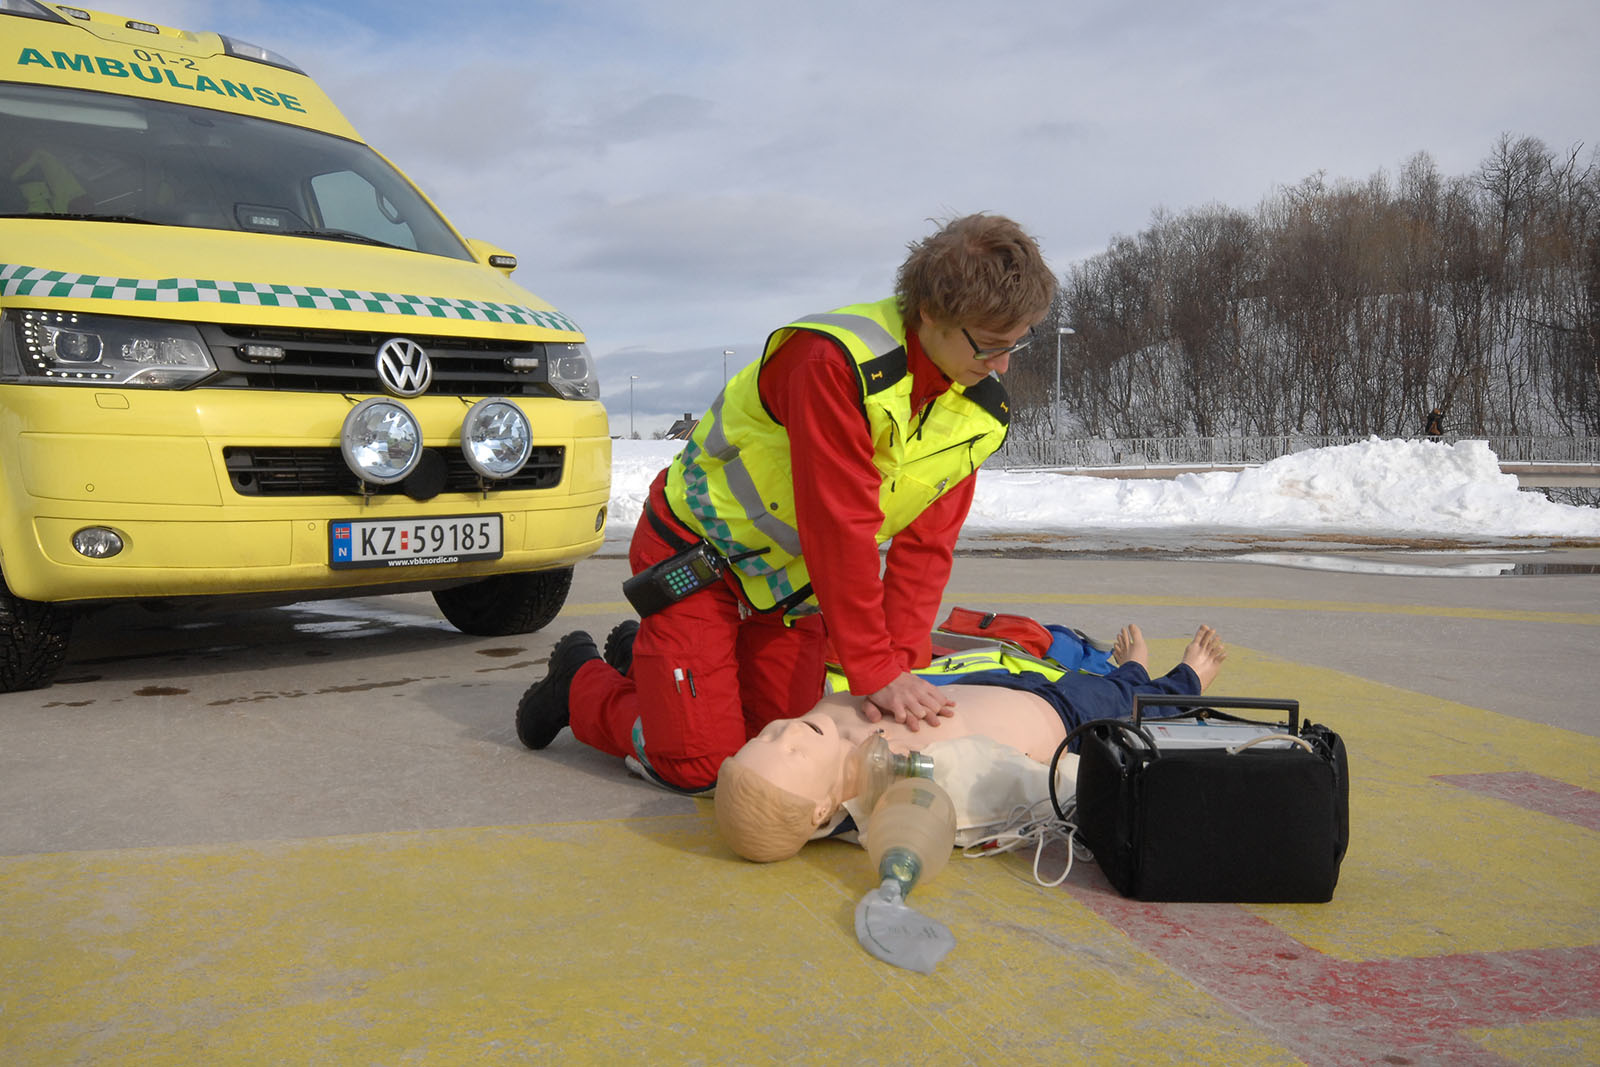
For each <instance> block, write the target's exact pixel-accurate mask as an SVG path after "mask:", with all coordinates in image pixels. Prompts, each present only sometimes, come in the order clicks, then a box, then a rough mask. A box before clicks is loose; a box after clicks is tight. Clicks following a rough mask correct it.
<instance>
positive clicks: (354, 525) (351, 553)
mask: <svg viewBox="0 0 1600 1067" xmlns="http://www.w3.org/2000/svg"><path fill="white" fill-rule="evenodd" d="M500 556H501V548H500V516H499V515H451V516H448V517H445V518H438V519H336V520H334V521H333V522H330V523H328V566H330V567H332V568H334V569H335V570H341V569H343V568H346V567H421V566H427V565H429V564H433V563H461V562H464V561H466V560H469V559H499V558H500Z"/></svg>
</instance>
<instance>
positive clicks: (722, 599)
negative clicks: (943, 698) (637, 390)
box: [567, 472, 827, 789]
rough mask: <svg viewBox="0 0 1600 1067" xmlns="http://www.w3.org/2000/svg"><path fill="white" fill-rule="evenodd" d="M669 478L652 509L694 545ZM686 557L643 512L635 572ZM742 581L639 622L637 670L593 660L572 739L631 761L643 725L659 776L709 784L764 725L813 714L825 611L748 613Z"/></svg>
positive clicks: (580, 680)
mask: <svg viewBox="0 0 1600 1067" xmlns="http://www.w3.org/2000/svg"><path fill="white" fill-rule="evenodd" d="M665 482H666V474H665V472H662V474H660V475H657V476H656V480H655V482H654V483H653V484H652V485H651V486H650V493H649V498H648V502H647V504H646V507H647V508H653V509H654V510H655V513H656V515H657V517H658V518H660V519H662V520H663V521H664V522H665V523H666V525H668V526H669V527H671V528H673V529H674V530H676V531H678V532H679V533H680V534H681V536H682V537H683V538H684V540H686V541H693V540H697V539H698V538H697V536H696V535H695V534H694V533H692V532H691V531H689V530H687V529H684V528H683V527H682V525H681V524H680V523H679V522H678V521H677V520H676V519H674V518H673V517H672V513H671V511H670V510H669V509H668V508H667V506H666V501H665V499H664V496H663V486H664V485H665ZM677 551H678V549H677V548H675V547H673V546H672V545H671V544H670V543H668V542H667V540H666V539H665V538H663V537H662V536H661V534H660V533H659V532H657V531H656V529H655V528H654V527H653V526H652V525H651V523H650V517H649V515H648V514H646V515H641V516H640V517H639V524H638V525H637V526H636V527H634V531H633V541H632V543H631V544H630V545H629V547H628V563H629V565H630V566H631V567H632V568H633V573H635V574H638V573H639V572H640V571H641V570H643V569H644V568H646V567H648V566H650V565H651V564H653V563H656V562H659V561H660V560H663V559H666V558H667V557H669V556H672V555H674V554H676V553H677ZM734 581H735V579H733V578H731V577H730V578H728V579H727V580H726V581H725V582H724V583H723V584H721V585H716V586H713V587H711V588H709V589H705V590H702V591H700V592H698V593H693V594H691V595H690V596H687V597H685V598H684V599H682V600H680V601H678V602H677V603H675V604H673V605H672V606H671V607H669V608H666V609H664V610H662V611H658V612H656V613H655V614H653V615H650V616H648V617H647V618H645V619H642V620H640V623H639V634H638V637H637V638H636V639H635V640H634V643H633V667H632V669H631V671H630V673H629V674H628V675H626V676H624V675H622V674H619V673H618V672H617V671H615V670H614V669H612V668H611V667H610V666H609V665H607V664H605V663H603V662H601V661H599V660H593V661H591V662H589V663H586V664H584V665H583V667H581V668H580V669H579V670H578V673H577V675H576V676H575V677H574V678H573V680H572V689H571V693H570V695H569V697H568V701H567V704H568V707H569V709H570V713H571V724H572V735H573V736H574V737H576V738H577V739H578V740H579V741H581V742H583V743H584V744H586V745H588V746H590V747H591V748H597V749H599V750H600V751H602V752H609V753H610V754H612V755H614V756H624V755H632V754H633V724H634V721H635V720H638V721H639V723H640V725H641V727H642V730H643V733H644V750H645V755H646V757H647V758H648V761H649V763H650V766H651V767H652V768H653V769H654V770H655V772H656V773H657V774H659V775H660V776H661V777H662V778H664V779H666V780H667V781H669V782H671V783H672V784H674V785H676V786H679V787H680V788H683V789H701V788H704V787H706V786H709V785H712V784H714V783H715V782H716V780H717V771H718V770H719V769H720V768H721V766H722V761H723V760H725V759H727V758H728V757H729V756H731V755H733V754H734V753H735V752H737V751H738V750H739V749H740V748H741V747H742V746H743V745H744V743H745V742H746V741H747V740H749V739H750V738H751V737H752V736H754V735H755V734H756V732H757V731H759V730H760V729H761V728H762V727H763V726H765V725H766V724H767V723H769V722H771V721H772V720H773V719H789V718H794V717H795V716H797V715H802V714H804V713H805V712H807V711H810V710H811V708H812V706H813V705H814V704H816V702H817V701H818V700H819V699H821V697H822V682H823V675H824V672H825V669H826V668H825V665H824V663H823V649H824V646H825V645H826V643H827V630H826V628H825V627H824V625H823V622H822V618H821V616H817V615H811V616H806V617H804V618H801V619H798V620H796V621H795V622H794V625H792V626H785V625H784V624H783V619H782V618H781V617H780V616H779V615H777V614H759V613H756V612H753V611H751V610H750V609H749V608H748V607H745V606H744V602H743V600H742V598H741V597H740V595H739V593H737V592H736V591H735V588H734V585H733V582H734ZM679 670H681V671H682V672H683V677H682V679H681V680H679V679H678V678H677V677H676V675H675V672H676V671H679Z"/></svg>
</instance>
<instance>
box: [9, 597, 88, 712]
mask: <svg viewBox="0 0 1600 1067" xmlns="http://www.w3.org/2000/svg"><path fill="white" fill-rule="evenodd" d="M71 633H72V612H70V611H68V610H66V609H65V608H59V607H57V606H56V605H54V604H41V603H39V602H38V601H37V600H24V599H23V598H22V597H19V596H17V595H16V594H14V593H12V592H11V590H10V589H8V588H7V587H6V584H5V581H4V579H0V693H15V692H18V691H20V690H23V689H43V688H44V687H45V686H47V685H49V684H50V683H51V682H52V681H54V680H55V676H56V672H57V671H59V670H60V669H61V664H62V663H64V662H66V658H67V638H68V637H69V636H70V635H71Z"/></svg>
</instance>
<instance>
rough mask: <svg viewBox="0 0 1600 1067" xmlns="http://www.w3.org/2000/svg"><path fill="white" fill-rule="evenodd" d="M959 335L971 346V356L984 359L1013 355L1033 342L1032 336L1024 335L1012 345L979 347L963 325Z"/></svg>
mask: <svg viewBox="0 0 1600 1067" xmlns="http://www.w3.org/2000/svg"><path fill="white" fill-rule="evenodd" d="M961 336H962V337H965V338H966V339H967V344H969V345H971V346H972V358H973V359H979V360H984V361H988V360H991V359H999V358H1000V357H1001V356H1010V355H1014V354H1016V353H1018V352H1021V351H1022V350H1023V349H1024V348H1027V347H1028V345H1029V344H1031V343H1032V342H1033V338H1031V337H1024V338H1023V339H1022V340H1020V341H1018V342H1017V343H1016V344H1014V345H1004V346H1002V347H1000V348H979V347H978V342H976V341H974V340H973V339H972V335H971V334H970V333H968V332H967V328H966V327H965V326H963V327H961Z"/></svg>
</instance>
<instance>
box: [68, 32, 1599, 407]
mask: <svg viewBox="0 0 1600 1067" xmlns="http://www.w3.org/2000/svg"><path fill="white" fill-rule="evenodd" d="M94 6H96V7H101V8H110V9H113V10H117V11H119V12H124V11H125V12H126V13H128V14H130V15H138V16H139V17H142V18H149V19H152V20H154V21H159V22H163V23H166V24H169V25H175V26H180V27H183V28H186V29H196V30H199V29H210V30H216V31H218V32H222V33H229V34H232V35H234V36H237V37H241V38H243V39H245V40H248V41H251V42H253V43H255V44H259V45H263V46H265V47H268V48H272V49H275V50H277V51H279V52H282V53H283V54H285V55H287V56H288V57H290V58H291V59H292V60H294V61H295V62H296V63H298V64H299V65H300V66H301V67H303V68H304V69H305V70H306V71H307V72H308V73H310V74H311V75H312V76H313V77H314V78H316V79H317V80H318V81H319V82H321V83H322V85H323V87H324V88H325V89H327V90H328V92H329V93H330V94H331V95H332V97H333V98H334V101H335V102H336V103H337V104H339V106H340V107H341V108H342V109H343V110H344V112H345V114H346V115H347V117H348V118H349V119H350V120H351V122H352V123H353V124H354V125H355V126H356V128H357V129H358V130H360V131H361V132H362V134H363V135H364V136H365V137H366V138H367V139H368V140H369V141H370V142H371V143H372V144H374V145H375V146H376V147H378V148H379V149H380V150H381V151H383V152H384V153H385V154H386V155H388V156H389V157H390V158H391V159H393V160H394V161H395V162H396V163H398V164H399V165H400V166H401V168H402V169H404V170H405V171H406V172H407V173H408V174H409V175H410V176H411V177H412V178H413V179H414V180H415V181H416V182H417V183H418V184H419V185H420V186H422V188H423V189H424V191H426V192H427V193H428V194H429V195H430V196H432V197H433V198H434V200H435V201H436V202H437V203H438V204H439V205H440V206H441V207H442V208H443V209H444V211H445V213H446V214H447V215H449V216H450V217H451V219H452V220H453V221H454V222H455V223H456V224H457V226H458V227H459V228H460V229H462V230H463V231H464V232H465V233H466V234H467V235H469V236H473V237H480V238H484V239H486V240H489V241H492V242H494V243H496V244H499V245H501V246H502V247H505V248H507V249H509V250H511V251H513V252H515V253H516V254H517V256H518V257H519V259H520V261H521V266H520V267H519V269H518V271H517V274H516V279H517V281H519V282H520V283H521V284H522V285H523V286H525V287H527V288H529V289H532V290H533V291H534V292H536V293H538V294H539V295H540V296H542V297H544V298H545V299H547V300H549V301H550V302H551V303H553V304H554V305H556V306H557V307H558V308H560V309H561V310H562V311H563V312H565V313H566V314H567V315H569V316H570V317H571V318H573V319H574V320H575V321H577V322H578V323H579V324H580V325H581V326H583V328H584V329H585V331H586V332H587V334H588V336H589V340H590V346H591V348H592V349H593V351H594V352H595V353H596V354H597V355H599V356H600V366H601V372H602V382H603V385H604V389H605V394H606V395H605V399H606V402H607V406H608V408H609V409H610V410H611V412H612V416H613V428H614V429H618V428H619V427H620V429H621V430H622V432H626V429H627V424H628V421H629V417H630V401H629V398H628V391H629V378H630V375H638V376H639V378H638V381H637V382H635V383H633V384H634V398H633V401H632V405H631V406H632V408H633V412H632V415H633V417H634V419H635V422H636V428H637V429H638V431H639V432H640V433H641V434H642V435H648V433H649V432H651V431H652V430H654V429H658V428H661V427H663V426H664V425H665V423H666V421H667V420H668V419H669V418H670V416H671V415H672V414H674V413H676V414H681V413H683V412H684V411H689V410H694V411H696V412H697V413H698V412H699V411H700V410H701V409H703V408H704V406H705V405H706V404H707V403H708V402H709V400H710V399H711V396H712V395H713V394H714V392H715V390H716V389H717V388H719V387H720V386H721V384H722V368H723V356H722V352H723V350H724V349H725V348H732V349H734V351H735V353H736V355H735V357H734V360H732V361H730V362H731V363H733V364H734V365H735V366H736V365H738V364H741V363H743V362H744V361H746V360H747V359H749V358H753V357H754V356H755V355H756V354H757V349H758V347H759V345H760V343H761V341H762V339H763V338H764V337H765V336H766V334H767V333H768V332H769V331H770V330H771V329H772V328H773V327H775V326H777V325H780V324H781V323H783V322H785V321H787V320H788V319H790V318H793V317H794V316H796V315H799V314H804V313H807V312H811V311H818V310H823V309H826V308H830V307H835V306H838V305H840V304H845V303H851V302H855V301H858V300H867V299H876V298H878V297H881V296H886V295H888V294H889V292H890V291H891V288H892V281H893V274H894V270H895V268H896V266H898V264H899V262H900V261H901V259H902V258H903V257H904V255H905V249H906V245H907V243H908V242H911V241H914V240H917V239H918V238H920V237H922V236H924V235H926V234H927V233H928V232H930V231H931V230H932V229H933V228H934V222H932V221H930V220H936V219H946V218H950V217H953V216H956V215H962V214H967V213H969V212H974V211H989V212H994V213H999V214H1005V215H1009V216H1011V217H1013V218H1015V219H1017V220H1018V221H1019V222H1021V223H1022V224H1023V226H1024V227H1025V228H1027V229H1028V230H1029V231H1030V232H1032V233H1033V234H1034V235H1035V236H1036V237H1038V239H1039V241H1040V244H1041V246H1042V247H1043V249H1044V251H1045V255H1046V258H1047V259H1048V260H1049V261H1050V263H1051V265H1052V266H1053V267H1055V269H1056V270H1057V272H1058V273H1061V272H1065V271H1066V270H1067V269H1068V268H1069V267H1070V266H1071V264H1072V263H1073V262H1075V261H1078V260H1081V259H1084V258H1087V257H1089V256H1092V255H1094V254H1096V253H1097V252H1100V251H1103V250H1104V249H1105V247H1106V246H1107V244H1108V243H1109V242H1110V240H1111V239H1112V237H1113V236H1115V235H1117V234H1133V233H1137V232H1138V231H1139V230H1141V229H1143V228H1144V227H1145V226H1147V225H1148V224H1149V223H1150V220H1151V216H1152V213H1153V212H1155V211H1156V210H1158V209H1166V210H1168V211H1171V212H1182V211H1184V210H1187V209H1189V208H1194V207H1199V206H1202V205H1205V204H1209V203H1221V204H1226V205H1229V206H1233V207H1238V208H1242V209H1246V210H1248V209H1251V208H1254V207H1255V206H1256V205H1257V204H1258V203H1259V202H1260V201H1261V200H1262V198H1264V197H1266V196H1268V195H1270V194H1271V193H1272V192H1273V191H1274V190H1275V189H1277V188H1279V187H1281V186H1286V185H1293V184H1295V183H1297V182H1299V181H1301V180H1302V179H1304V178H1306V177H1308V176H1310V175H1312V174H1315V173H1317V172H1319V171H1321V172H1323V173H1325V174H1326V175H1327V177H1328V178H1329V179H1340V178H1350V179H1364V178H1366V177H1368V176H1370V175H1372V174H1373V173H1375V172H1377V171H1379V170H1385V171H1388V172H1389V173H1390V174H1393V173H1394V172H1395V171H1396V170H1398V168H1399V167H1400V166H1401V165H1402V164H1403V163H1404V161H1405V160H1406V159H1407V158H1409V157H1410V156H1412V155H1413V154H1415V153H1417V152H1427V153H1428V154H1429V155H1431V156H1432V157H1433V158H1434V160H1435V162H1436V163H1437V164H1438V166H1439V169H1440V170H1441V171H1442V172H1443V173H1444V174H1446V175H1464V174H1469V173H1471V172H1472V171H1473V170H1475V169H1476V168H1477V166H1478V165H1479V163H1481V162H1482V160H1483V159H1484V157H1485V156H1486V155H1487V154H1488V152H1489V151H1490V149H1491V148H1492V147H1493V145H1494V142H1495V139H1496V138H1497V137H1498V136H1499V135H1500V134H1501V133H1502V132H1507V133H1511V134H1512V135H1514V136H1518V137H1520V136H1533V137H1538V138H1540V139H1542V140H1544V141H1545V142H1546V143H1547V144H1549V145H1550V146H1552V147H1554V148H1560V149H1566V148H1570V147H1572V146H1574V145H1578V144H1582V145H1583V156H1584V158H1585V159H1588V158H1591V157H1590V153H1591V152H1592V151H1593V149H1594V148H1595V146H1596V144H1597V143H1600V112H1597V110H1596V101H1600V63H1597V62H1596V61H1595V44H1596V42H1597V41H1600V4H1596V3H1594V2H1593V0H1522V2H1520V3H1516V4H1512V3H1507V2H1506V0H1333V2H1329V0H1206V2H1193V0H1151V2H1141V0H993V2H991V3H978V2H975V0H966V2H960V3H958V2H950V0H918V2H911V0H893V2H882V3H880V2H874V0H807V2H796V0H786V2H771V0H570V2H568V0H557V2H545V0H528V2H524V3H510V2H486V0H444V2H438V3H420V2H416V0H272V2H258V0H226V2H224V0H117V2H116V3H113V2H112V0H105V2H103V3H97V4H95V5H94Z"/></svg>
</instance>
